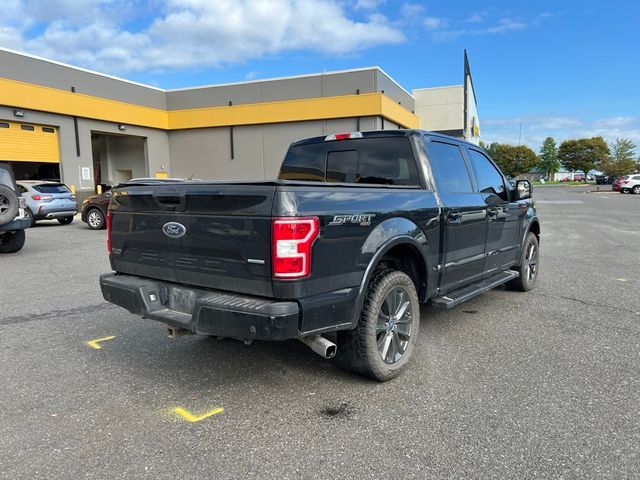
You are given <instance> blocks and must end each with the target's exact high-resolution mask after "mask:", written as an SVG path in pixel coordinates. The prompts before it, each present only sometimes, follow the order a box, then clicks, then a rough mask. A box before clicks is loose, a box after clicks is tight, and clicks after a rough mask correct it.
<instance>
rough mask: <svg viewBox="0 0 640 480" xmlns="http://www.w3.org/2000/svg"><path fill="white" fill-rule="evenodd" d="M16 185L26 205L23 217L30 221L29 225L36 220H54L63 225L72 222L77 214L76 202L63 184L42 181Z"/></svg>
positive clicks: (29, 181) (20, 181)
mask: <svg viewBox="0 0 640 480" xmlns="http://www.w3.org/2000/svg"><path fill="white" fill-rule="evenodd" d="M16 183H17V184H18V190H19V192H20V193H21V194H22V198H24V199H25V202H26V204H27V208H26V209H25V216H27V217H28V218H29V219H30V220H31V225H33V224H35V223H36V220H53V219H56V220H58V222H60V223H61V224H63V225H68V224H70V223H71V222H73V217H74V215H75V214H76V213H78V202H77V201H76V196H75V195H74V194H73V193H71V190H69V187H67V186H66V185H65V184H64V183H57V182H45V181H42V180H19V181H17V182H16Z"/></svg>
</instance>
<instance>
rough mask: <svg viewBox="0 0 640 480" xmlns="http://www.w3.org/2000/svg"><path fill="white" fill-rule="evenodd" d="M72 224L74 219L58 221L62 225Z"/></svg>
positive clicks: (67, 218)
mask: <svg viewBox="0 0 640 480" xmlns="http://www.w3.org/2000/svg"><path fill="white" fill-rule="evenodd" d="M71 222H73V217H62V218H59V219H58V223H60V225H69V224H70V223H71Z"/></svg>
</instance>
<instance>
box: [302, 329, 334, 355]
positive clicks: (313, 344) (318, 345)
mask: <svg viewBox="0 0 640 480" xmlns="http://www.w3.org/2000/svg"><path fill="white" fill-rule="evenodd" d="M298 340H300V341H301V342H302V343H304V344H305V345H306V346H308V347H309V348H310V349H311V350H313V351H314V352H316V353H317V354H318V355H320V356H321V357H322V358H327V359H328V358H333V357H335V356H336V351H337V350H338V346H337V345H336V344H335V343H333V342H331V341H329V340H327V339H326V338H324V337H323V336H321V335H311V336H309V337H302V338H299V339H298Z"/></svg>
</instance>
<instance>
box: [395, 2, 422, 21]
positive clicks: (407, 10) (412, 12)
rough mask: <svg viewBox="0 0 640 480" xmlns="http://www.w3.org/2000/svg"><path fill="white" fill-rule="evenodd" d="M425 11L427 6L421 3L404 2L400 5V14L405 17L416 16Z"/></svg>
mask: <svg viewBox="0 0 640 480" xmlns="http://www.w3.org/2000/svg"><path fill="white" fill-rule="evenodd" d="M424 12H425V6H424V5H420V4H419V3H403V4H402V6H401V7H400V15H401V16H403V17H405V18H415V17H418V16H420V15H422V14H423V13H424Z"/></svg>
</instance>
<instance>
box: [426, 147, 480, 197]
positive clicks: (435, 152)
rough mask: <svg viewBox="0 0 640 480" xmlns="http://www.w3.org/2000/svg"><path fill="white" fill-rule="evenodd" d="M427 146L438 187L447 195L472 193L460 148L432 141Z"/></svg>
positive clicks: (469, 177) (469, 178) (465, 163)
mask: <svg viewBox="0 0 640 480" xmlns="http://www.w3.org/2000/svg"><path fill="white" fill-rule="evenodd" d="M427 145H428V151H429V160H430V161H431V164H432V165H434V166H435V168H436V170H437V173H438V177H439V183H440V187H441V188H444V189H445V190H446V191H447V192H449V193H473V191H474V190H473V187H472V185H471V176H470V175H469V170H468V169H467V162H465V160H464V157H463V156H462V151H461V150H460V147H458V146H457V145H453V144H451V143H444V142H434V141H431V142H429V143H428V144H427Z"/></svg>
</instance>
